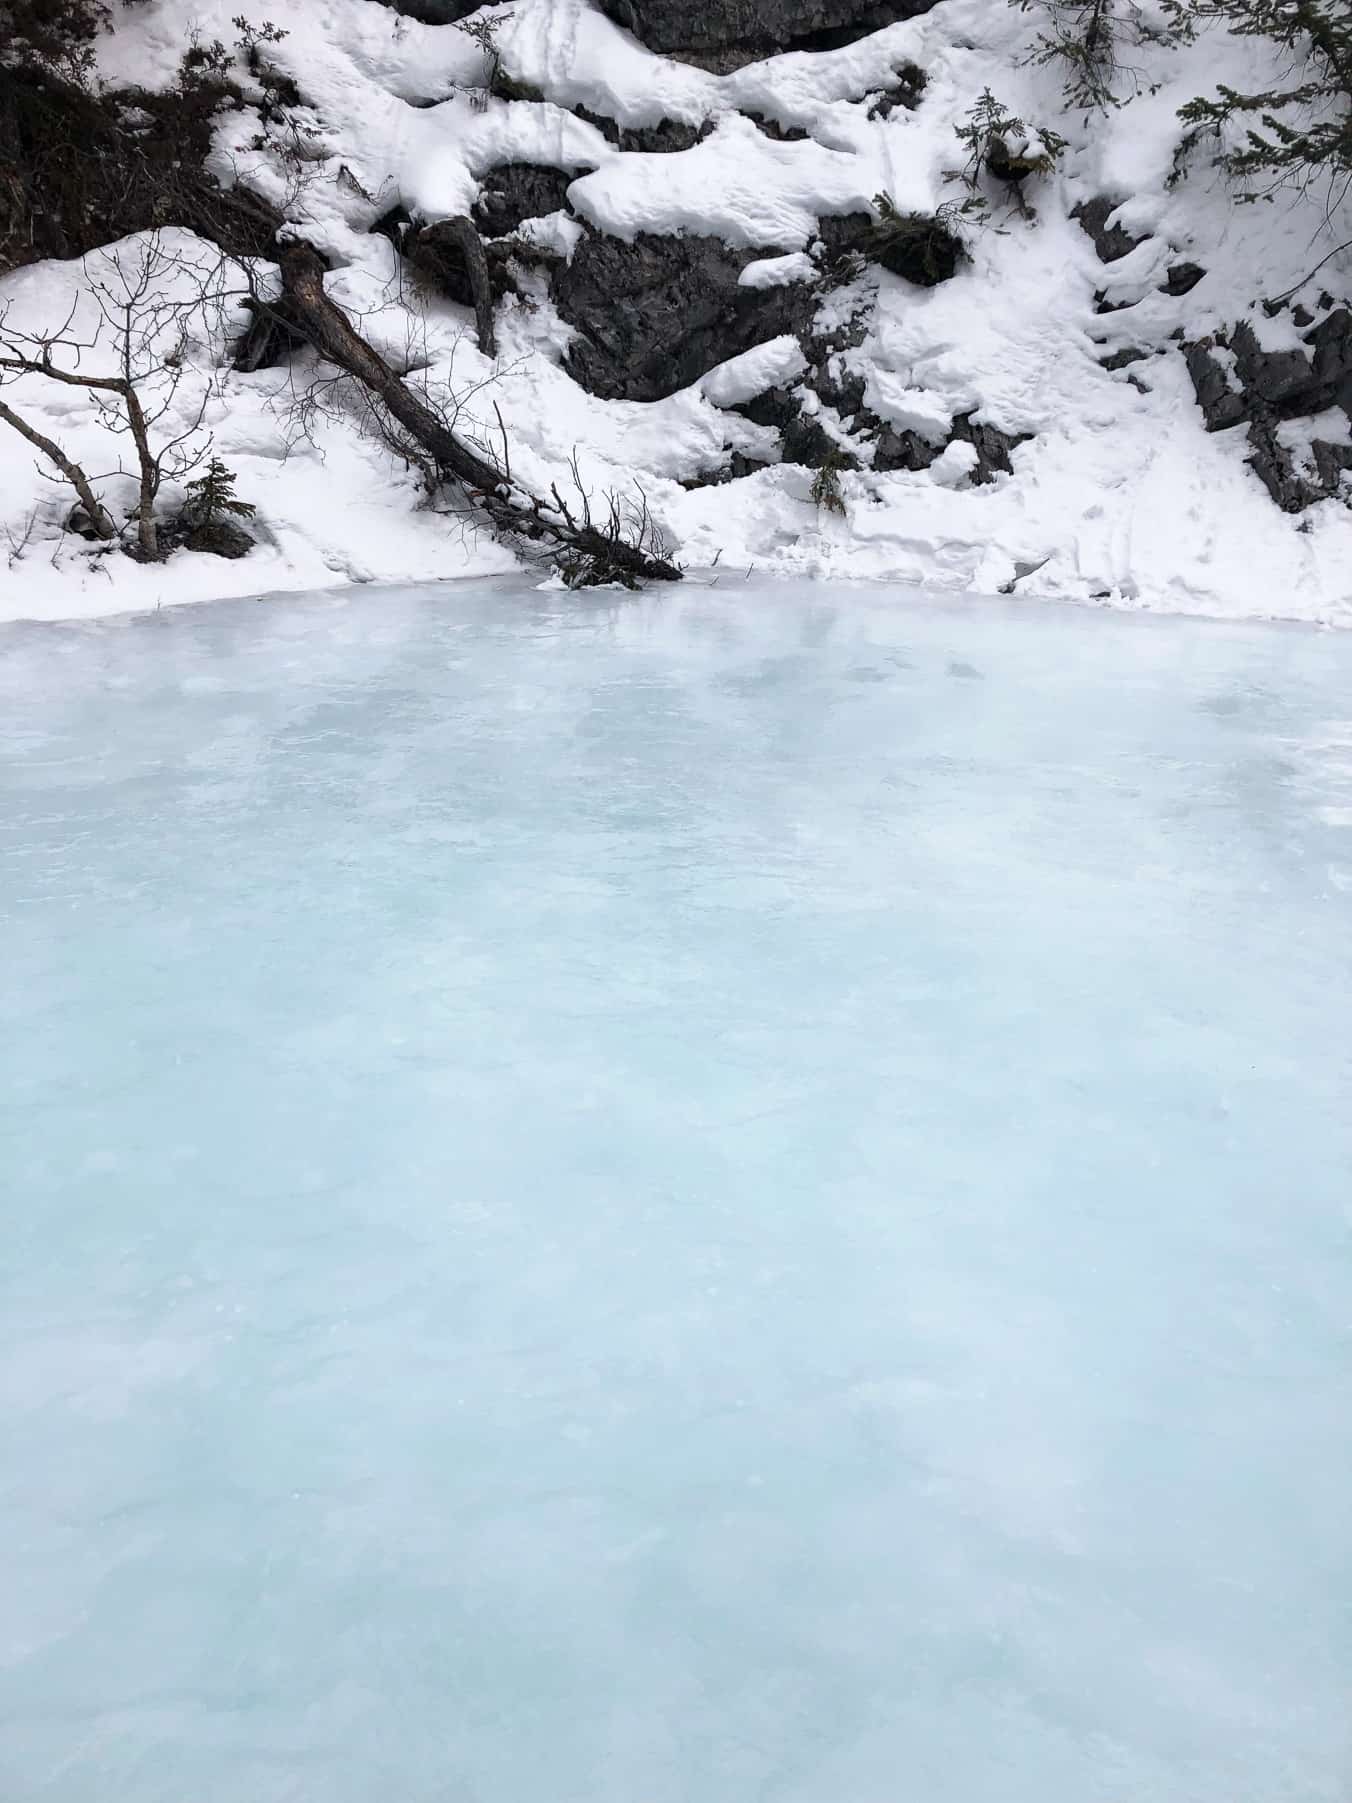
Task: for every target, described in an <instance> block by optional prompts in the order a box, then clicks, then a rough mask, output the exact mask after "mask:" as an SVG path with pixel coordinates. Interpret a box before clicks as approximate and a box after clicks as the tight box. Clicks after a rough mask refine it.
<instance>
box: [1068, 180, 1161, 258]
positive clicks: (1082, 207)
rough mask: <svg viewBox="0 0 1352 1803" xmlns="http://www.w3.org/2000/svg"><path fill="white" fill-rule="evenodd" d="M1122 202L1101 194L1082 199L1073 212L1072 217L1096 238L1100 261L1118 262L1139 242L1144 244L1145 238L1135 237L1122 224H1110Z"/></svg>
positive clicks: (1095, 243) (1096, 248)
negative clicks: (1110, 219) (1111, 216)
mask: <svg viewBox="0 0 1352 1803" xmlns="http://www.w3.org/2000/svg"><path fill="white" fill-rule="evenodd" d="M1120 204H1121V203H1120V202H1119V201H1116V200H1109V199H1108V198H1107V196H1106V195H1100V196H1099V197H1098V199H1097V200H1084V201H1081V202H1080V204H1079V206H1078V207H1075V208H1074V209H1073V210H1072V212H1071V215H1070V216H1071V218H1072V219H1078V220H1079V222H1080V224H1081V225H1082V226H1083V227H1084V229H1085V231H1087V232H1088V234H1089V236H1090V237H1091V238H1092V239H1093V240H1094V249H1095V250H1096V251H1097V252H1098V259H1099V262H1100V263H1116V262H1117V260H1118V258H1119V257H1125V256H1127V255H1128V254H1129V253H1130V252H1131V251H1133V250H1135V249H1136V247H1137V245H1138V244H1144V243H1145V239H1144V238H1133V237H1132V235H1131V233H1130V232H1128V231H1124V230H1123V228H1122V227H1121V226H1120V225H1114V226H1110V225H1109V224H1108V219H1109V216H1110V215H1111V214H1113V213H1115V212H1116V211H1117V209H1118V207H1119V205H1120Z"/></svg>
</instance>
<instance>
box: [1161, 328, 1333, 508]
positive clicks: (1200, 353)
mask: <svg viewBox="0 0 1352 1803" xmlns="http://www.w3.org/2000/svg"><path fill="white" fill-rule="evenodd" d="M1305 317H1306V318H1307V319H1308V318H1309V315H1308V314H1307V315H1306V316H1305ZM1304 341H1305V343H1306V344H1307V345H1308V346H1309V347H1310V352H1311V354H1310V355H1308V356H1307V355H1306V353H1305V352H1304V351H1303V350H1279V351H1266V350H1264V349H1263V347H1262V345H1261V344H1260V343H1259V342H1258V336H1257V334H1256V333H1255V331H1254V329H1253V327H1252V326H1251V325H1250V324H1249V323H1248V321H1247V320H1241V321H1240V322H1239V324H1238V325H1236V326H1235V327H1233V328H1232V330H1231V331H1230V333H1229V334H1228V337H1220V336H1218V337H1217V339H1216V340H1214V341H1212V340H1206V341H1203V342H1202V343H1199V344H1188V345H1185V346H1184V347H1183V355H1184V359H1185V361H1186V363H1187V366H1188V374H1189V375H1190V376H1191V377H1192V385H1193V391H1194V393H1195V394H1196V396H1197V404H1198V406H1199V407H1200V408H1201V409H1202V416H1203V418H1204V419H1205V420H1206V427H1207V431H1208V432H1223V431H1225V430H1226V429H1227V428H1229V427H1231V426H1237V425H1239V424H1240V423H1241V422H1243V421H1247V422H1248V427H1249V432H1248V440H1249V458H1248V462H1249V466H1250V468H1251V469H1252V470H1253V472H1254V474H1255V475H1256V476H1257V477H1258V479H1259V481H1260V482H1262V484H1263V486H1264V487H1265V488H1266V489H1267V491H1268V493H1269V494H1270V495H1271V496H1272V499H1273V500H1274V501H1275V502H1276V503H1277V505H1278V506H1279V507H1280V508H1282V510H1283V511H1284V512H1286V513H1298V512H1300V510H1301V509H1302V508H1305V507H1309V506H1310V505H1311V504H1312V503H1313V502H1315V501H1320V500H1325V499H1327V498H1328V497H1329V496H1330V495H1333V494H1336V493H1338V492H1340V490H1341V488H1342V478H1343V475H1344V472H1345V471H1347V470H1349V469H1352V442H1347V443H1338V444H1334V443H1331V442H1329V441H1328V440H1327V439H1315V440H1314V441H1313V442H1312V444H1311V446H1310V456H1311V460H1312V467H1311V468H1308V469H1300V468H1298V467H1297V464H1296V459H1295V457H1294V456H1293V455H1292V452H1291V451H1290V449H1289V448H1288V447H1287V446H1286V445H1284V444H1283V443H1282V441H1281V439H1280V437H1279V436H1278V432H1277V427H1278V426H1279V425H1280V423H1281V422H1282V421H1283V420H1292V419H1308V418H1309V417H1311V416H1312V415H1314V414H1318V413H1323V412H1325V411H1326V410H1327V409H1329V408H1330V407H1340V408H1341V409H1342V411H1343V412H1344V413H1345V414H1347V415H1348V416H1349V418H1352V312H1349V311H1348V309H1347V308H1346V307H1337V308H1334V309H1333V310H1332V311H1330V312H1328V313H1326V314H1325V316H1324V318H1323V319H1321V320H1320V321H1319V323H1318V325H1316V326H1314V327H1313V328H1312V329H1310V330H1307V331H1306V332H1305V333H1304ZM1216 345H1220V346H1221V347H1222V348H1223V349H1227V350H1229V352H1230V353H1231V356H1232V357H1233V360H1234V369H1233V372H1232V371H1230V370H1229V369H1227V367H1226V365H1225V363H1224V362H1223V361H1222V360H1221V358H1220V357H1218V356H1217V355H1216Z"/></svg>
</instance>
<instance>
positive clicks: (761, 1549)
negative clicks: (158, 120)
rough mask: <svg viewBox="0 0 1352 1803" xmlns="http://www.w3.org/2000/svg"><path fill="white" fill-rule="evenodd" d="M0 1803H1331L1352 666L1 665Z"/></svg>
mask: <svg viewBox="0 0 1352 1803" xmlns="http://www.w3.org/2000/svg"><path fill="white" fill-rule="evenodd" d="M0 779H2V781H3V793H2V794H0V804H2V810H3V811H2V812H0V859H2V864H0V916H2V917H3V918H2V921H0V934H2V938H0V1029H2V1032H3V1040H2V1043H0V1060H2V1061H3V1070H2V1071H0V1079H2V1081H0V1172H2V1173H3V1183H4V1191H5V1201H4V1215H3V1223H4V1238H3V1253H2V1254H0V1257H2V1259H3V1264H2V1265H0V1798H3V1803H1346V1799H1347V1797H1348V1796H1349V1794H1350V1792H1349V1786H1352V1711H1350V1709H1349V1694H1350V1693H1352V637H1340V636H1337V635H1333V634H1321V633H1317V632H1313V631H1306V630H1293V629H1281V628H1276V627H1243V628H1237V627H1226V626H1221V625H1215V624H1206V623H1199V622H1193V623H1186V622H1182V621H1176V620H1162V619H1150V618H1145V617H1116V616H1112V615H1108V614H1102V613H1089V612H1083V613H1075V612H1067V611H1062V610H1059V609H1053V608H1045V607H1044V608H1038V607H1034V606H1032V605H1023V606H1020V605H1016V604H1014V603H1008V604H990V603H980V602H971V601H965V602H949V603H944V602H940V601H937V600H930V601H926V600H925V599H923V598H921V597H918V596H916V595H913V594H904V593H887V592H885V591H878V590H872V591H869V590H854V591H836V592H828V591H825V590H821V589H818V590H804V589H796V588H787V587H785V588H773V587H765V588H760V589H755V590H751V591H746V590H743V591H736V590H733V589H723V588H717V589H712V590H707V589H705V590H700V589H692V588H686V589H685V590H682V591H674V592H660V593H654V594H652V595H649V596H645V597H643V598H641V599H633V598H630V597H627V596H612V595H604V596H600V597H592V598H588V599H577V598H573V597H568V596H561V595H548V594H541V593H535V592H530V591H527V590H523V589H522V588H521V587H519V586H512V585H500V586H497V587H488V588H484V589H473V590H466V589H462V588H456V587H446V588H441V589H436V590H425V591H422V592H418V593H401V594H400V593H396V594H381V593H374V592H365V593H358V594H355V595H353V596H351V597H349V598H347V599H335V598H332V597H330V598H322V597H321V598H315V599H312V600H308V601H288V600H282V601H270V602H266V603H248V604H241V605H226V606H220V607H212V608H203V609H200V610H185V611H179V612H170V613H166V614H163V615H159V616H155V617H142V618H138V619H126V620H118V621H112V622H106V623H103V624H100V625H94V626H86V627H78V626H76V627H61V628H52V627H47V628H38V627H28V628H22V627H21V628H13V629H9V630H7V631H6V632H4V633H2V634H0Z"/></svg>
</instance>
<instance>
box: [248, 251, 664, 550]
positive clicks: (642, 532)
mask: <svg viewBox="0 0 1352 1803" xmlns="http://www.w3.org/2000/svg"><path fill="white" fill-rule="evenodd" d="M276 255H277V262H278V266H279V268H280V270H281V277H282V295H281V301H280V303H276V302H273V303H269V302H262V301H258V300H255V301H253V302H252V306H253V308H254V311H255V312H256V313H257V312H259V311H263V312H269V311H270V312H274V313H276V314H277V316H278V317H279V318H280V319H281V320H282V321H283V322H284V323H285V324H286V325H288V326H289V327H290V328H291V329H292V330H293V331H299V332H300V333H301V335H302V336H303V337H304V338H305V339H306V340H307V342H309V343H310V344H312V345H313V346H314V348H315V349H316V350H317V351H318V352H319V354H320V355H321V356H322V357H324V358H326V359H327V360H328V361H329V362H330V363H334V364H336V365H337V366H338V368H339V369H341V370H344V371H345V372H346V373H347V374H348V375H351V376H353V377H355V379H356V380H357V381H359V382H360V383H362V384H363V386H364V387H366V388H367V389H369V390H370V392H371V393H372V394H373V395H374V396H375V397H376V399H377V400H378V401H379V402H380V404H381V405H382V406H383V407H384V408H385V410H386V412H387V413H388V414H389V415H390V418H391V419H393V420H395V421H396V422H397V424H398V425H400V426H402V427H403V429H404V431H406V432H407V433H408V434H409V436H410V437H411V438H412V439H413V440H414V442H415V443H416V444H418V445H419V446H420V447H421V448H422V449H423V450H424V451H425V452H426V453H427V455H428V457H429V458H430V459H431V461H432V463H433V465H434V466H435V467H436V469H437V471H438V472H439V473H440V474H442V475H444V476H449V477H452V478H454V480H455V481H457V482H458V483H459V484H460V486H461V488H462V489H463V490H464V491H465V493H466V495H467V496H468V498H469V500H470V501H471V503H472V504H473V505H474V506H475V507H477V508H478V509H479V510H480V511H481V512H483V513H484V514H485V515H486V516H487V517H488V519H489V520H491V522H492V524H493V526H494V527H495V529H496V530H497V531H498V532H499V533H500V534H502V535H503V536H504V537H506V538H509V539H511V538H515V539H527V540H530V541H532V542H534V543H539V542H540V541H542V540H544V541H548V542H550V543H552V544H553V545H555V546H557V547H558V549H559V551H561V552H562V553H564V554H565V556H564V559H563V560H562V561H563V563H564V574H565V577H566V578H567V579H568V580H569V581H570V582H575V583H576V584H577V585H578V586H582V585H583V584H585V583H587V582H589V581H601V582H605V581H621V582H629V583H634V582H637V581H640V580H649V581H657V582H678V581H679V580H680V576H681V572H680V570H679V568H678V567H677V566H676V565H675V564H674V563H672V562H671V560H670V559H669V558H668V557H667V556H665V555H664V553H663V552H662V550H661V548H660V546H658V545H657V544H656V543H655V534H654V533H653V529H652V525H651V521H650V519H649V516H648V513H647V507H646V503H645V504H644V506H643V509H642V511H641V513H640V514H639V515H638V518H637V520H636V521H628V522H627V521H626V520H625V519H624V518H623V515H622V513H621V510H620V508H619V506H618V504H617V503H616V502H615V501H612V502H611V503H610V505H609V510H608V518H607V520H606V521H605V523H604V524H602V525H599V526H598V525H597V524H596V523H595V521H594V520H593V518H592V515H591V509H590V505H589V503H588V502H587V499H586V496H585V493H584V492H583V491H582V490H581V487H580V484H579V500H578V507H579V509H580V514H579V513H575V512H574V511H573V509H572V508H571V507H570V506H569V505H568V503H567V502H565V501H564V500H563V498H562V497H561V496H560V494H559V492H558V488H557V486H556V485H555V486H552V488H551V494H550V498H549V499H547V500H546V499H541V498H540V497H539V496H536V495H530V494H527V493H525V492H524V491H523V490H522V489H520V488H519V486H518V485H517V484H516V483H515V482H514V481H513V480H512V478H511V476H510V474H509V473H508V472H507V471H505V470H503V469H500V468H499V467H498V466H497V464H496V463H494V462H493V461H491V459H489V458H488V457H486V456H485V455H483V454H482V453H481V452H480V451H477V450H475V449H474V447H473V446H471V445H468V444H466V443H465V441H464V440H463V439H462V438H460V437H459V436H458V435H457V434H456V433H455V432H453V431H452V430H451V428H450V427H449V426H448V425H447V424H446V422H445V420H443V419H442V418H441V416H440V415H439V414H438V413H437V412H435V411H434V410H433V409H432V408H431V407H429V406H428V405H427V404H426V402H424V401H423V400H421V399H420V398H419V397H418V395H416V394H415V393H414V392H413V390H412V389H411V388H409V387H408V385H407V384H406V383H405V382H403V381H402V380H401V379H400V377H399V376H398V375H397V374H396V373H395V371H394V370H393V369H391V368H390V366H389V364H388V363H386V362H385V360H384V358H383V357H382V356H381V355H380V353H379V352H378V351H377V350H375V349H374V347H373V346H371V345H370V344H368V343H367V341H366V340H365V339H364V338H363V337H362V335H361V333H360V332H358V331H357V329H356V328H355V327H354V326H353V324H352V322H351V320H349V319H348V317H347V315H346V314H345V313H344V312H343V311H342V309H341V308H340V307H338V306H336V305H335V304H334V302H333V301H331V300H330V299H329V297H328V295H327V294H326V293H325V291H324V263H323V260H322V259H321V257H320V256H319V254H318V252H317V251H315V250H314V249H313V248H312V247H311V246H310V245H308V244H305V243H303V242H302V241H300V240H299V239H290V240H285V241H282V242H280V243H279V244H278V246H277V251H276Z"/></svg>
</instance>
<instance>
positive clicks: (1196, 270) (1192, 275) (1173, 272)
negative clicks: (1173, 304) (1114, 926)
mask: <svg viewBox="0 0 1352 1803" xmlns="http://www.w3.org/2000/svg"><path fill="white" fill-rule="evenodd" d="M1205 274H1206V270H1205V269H1203V268H1202V265H1201V264H1200V263H1172V264H1170V266H1169V268H1168V269H1167V270H1166V271H1165V275H1164V280H1163V282H1161V283H1160V286H1161V287H1162V288H1163V290H1164V292H1165V293H1166V294H1170V295H1173V296H1174V298H1175V299H1177V298H1178V297H1179V296H1181V295H1184V294H1191V293H1192V291H1193V289H1194V288H1195V287H1196V286H1197V284H1198V282H1200V281H1201V280H1202V278H1203V276H1205Z"/></svg>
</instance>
